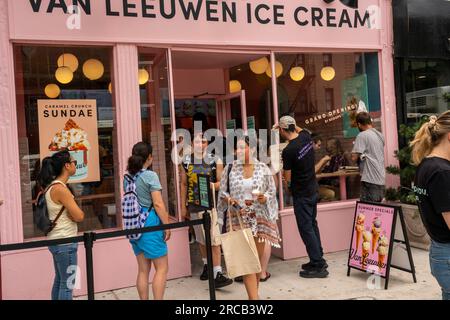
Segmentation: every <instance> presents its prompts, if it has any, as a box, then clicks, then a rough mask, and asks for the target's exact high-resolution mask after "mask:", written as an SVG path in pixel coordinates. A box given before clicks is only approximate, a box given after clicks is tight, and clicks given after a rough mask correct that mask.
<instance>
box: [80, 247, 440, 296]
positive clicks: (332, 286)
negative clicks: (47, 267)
mask: <svg viewBox="0 0 450 320" xmlns="http://www.w3.org/2000/svg"><path fill="white" fill-rule="evenodd" d="M193 247H194V248H195V247H196V246H193ZM195 251H196V250H194V252H193V256H192V261H193V266H192V267H193V276H192V277H187V278H181V279H175V280H170V281H168V282H167V289H166V293H165V298H166V299H171V300H207V299H209V294H208V282H207V281H200V280H199V275H200V273H201V269H202V266H201V263H199V262H200V261H201V260H200V259H199V257H196V252H195ZM412 252H413V259H414V263H415V266H416V272H417V274H416V275H417V283H414V282H413V279H412V275H411V274H409V273H406V272H403V271H400V270H397V269H391V278H390V282H389V289H388V290H384V280H383V279H380V281H379V284H378V287H380V288H379V289H377V288H376V287H377V281H376V280H373V279H374V278H373V276H371V275H370V274H366V273H363V272H360V271H358V270H352V272H351V276H350V277H347V258H348V252H347V251H341V252H336V253H330V254H327V255H326V256H325V258H326V259H327V262H328V265H329V269H328V270H329V272H330V275H329V276H328V278H326V279H303V278H300V277H299V276H298V271H299V266H300V265H301V264H302V263H306V262H308V259H307V258H300V259H295V260H290V261H283V260H280V259H278V258H275V257H272V259H271V261H270V263H269V271H270V273H271V274H272V277H271V278H270V279H269V280H268V281H267V282H263V283H261V286H260V297H261V299H264V300H313V299H333V300H334V299H368V300H386V299H387V300H396V299H408V300H409V299H412V300H428V299H438V300H440V299H441V291H440V287H439V285H438V284H437V282H436V280H435V279H434V278H433V276H432V275H431V273H430V266H429V263H428V251H424V250H420V249H415V248H413V249H412ZM369 279H371V280H373V281H370V280H369ZM150 297H151V289H150ZM77 299H87V298H86V297H78V298H77ZM96 299H98V300H111V299H112V300H136V299H139V296H138V293H137V290H136V288H135V287H131V288H124V289H119V290H114V291H109V292H104V293H99V294H96ZM217 299H218V300H225V299H226V300H245V299H247V295H246V291H245V287H244V285H243V284H242V283H233V284H232V285H230V286H228V287H225V288H222V289H218V290H217Z"/></svg>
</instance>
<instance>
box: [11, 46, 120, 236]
mask: <svg viewBox="0 0 450 320" xmlns="http://www.w3.org/2000/svg"><path fill="white" fill-rule="evenodd" d="M14 56H15V59H14V64H15V74H16V79H15V80H16V97H17V118H18V135H19V155H20V166H21V191H22V208H23V228H24V238H25V239H27V238H33V237H37V236H42V233H40V232H39V231H38V230H37V229H36V228H35V226H34V224H33V206H32V203H33V199H35V197H36V195H37V193H38V191H39V186H38V185H37V183H36V178H37V174H38V173H39V169H40V145H39V140H40V139H39V138H40V137H39V134H40V131H39V122H38V110H37V108H38V107H37V105H38V100H42V99H54V100H55V101H59V100H61V99H75V100H81V101H82V100H95V101H96V105H97V128H96V130H97V134H98V146H99V148H98V153H99V155H98V156H99V164H100V165H99V180H96V181H91V182H85V183H73V184H70V187H71V189H72V190H73V192H74V195H75V198H76V200H77V202H78V203H79V205H80V206H81V207H82V209H83V211H84V212H85V220H84V221H83V222H82V223H80V224H79V231H86V230H98V229H104V228H112V227H116V225H117V213H118V212H116V201H117V199H119V198H120V197H117V196H116V195H117V193H116V188H115V185H116V183H115V181H116V176H115V175H116V172H115V171H114V167H115V158H116V157H115V152H116V150H117V149H116V132H115V130H114V127H115V126H114V108H113V103H112V98H111V93H110V91H109V90H108V88H109V85H110V82H111V67H110V66H111V63H110V57H111V50H110V49H108V48H99V47H96V48H88V47H84V48H76V47H64V48H61V47H44V46H39V47H38V46H15V47H14ZM49 130H54V131H55V133H56V132H57V130H56V129H54V128H49ZM94 130H95V129H94Z"/></svg>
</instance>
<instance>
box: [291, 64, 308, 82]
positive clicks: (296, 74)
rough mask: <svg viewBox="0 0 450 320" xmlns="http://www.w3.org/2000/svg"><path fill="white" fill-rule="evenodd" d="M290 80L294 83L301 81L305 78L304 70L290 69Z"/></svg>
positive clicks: (298, 68) (299, 68) (300, 68)
mask: <svg viewBox="0 0 450 320" xmlns="http://www.w3.org/2000/svg"><path fill="white" fill-rule="evenodd" d="M289 75H290V76H291V79H292V80H294V81H301V80H302V79H303V78H304V77H305V69H303V68H302V67H295V68H292V69H291V71H290V72H289Z"/></svg>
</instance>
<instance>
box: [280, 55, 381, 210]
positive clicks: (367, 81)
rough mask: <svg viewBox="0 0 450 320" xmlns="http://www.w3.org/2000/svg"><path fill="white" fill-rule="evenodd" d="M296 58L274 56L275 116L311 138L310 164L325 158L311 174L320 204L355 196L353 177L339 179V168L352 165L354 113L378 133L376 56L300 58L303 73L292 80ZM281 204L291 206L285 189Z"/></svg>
mask: <svg viewBox="0 0 450 320" xmlns="http://www.w3.org/2000/svg"><path fill="white" fill-rule="evenodd" d="M298 56H299V55H298V54H277V55H276V59H277V61H279V62H281V63H282V65H283V69H284V70H285V71H284V72H283V74H282V75H281V76H280V77H279V78H278V104H279V105H278V109H279V115H280V117H281V116H283V115H288V114H289V115H291V116H293V117H295V119H296V121H297V124H298V126H300V127H302V128H304V129H307V130H309V131H311V132H312V133H313V134H314V139H315V142H316V144H315V146H316V148H315V149H316V163H318V162H319V161H320V160H321V159H322V158H323V157H325V156H329V157H330V158H331V160H329V161H328V162H325V163H323V165H322V166H321V167H320V168H319V169H318V170H317V173H318V182H319V185H320V198H321V201H322V202H325V201H336V200H344V199H343V198H346V199H352V198H358V197H359V182H360V181H359V179H360V178H359V174H358V173H355V174H352V175H350V176H346V177H345V179H340V176H339V175H340V172H341V171H342V170H340V169H341V167H343V166H349V165H352V163H351V150H352V148H353V142H354V140H355V137H356V136H357V134H358V133H359V131H358V129H357V128H356V127H355V123H354V121H353V119H354V117H355V115H356V111H357V110H367V111H369V112H370V113H371V115H372V118H373V119H374V126H375V127H376V128H377V129H378V130H381V129H380V127H381V123H380V117H381V101H380V87H379V70H378V56H377V54H376V53H345V54H341V53H339V54H329V53H326V54H304V55H302V68H303V70H304V75H303V76H302V77H300V78H297V77H296V74H295V73H293V72H292V70H293V68H297V67H298V66H299V65H298V60H299V58H298ZM319 146H320V147H319ZM282 147H283V145H282ZM342 188H345V189H342ZM343 191H345V192H343ZM284 204H285V206H292V198H291V196H290V195H289V192H287V190H284Z"/></svg>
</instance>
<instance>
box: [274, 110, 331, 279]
mask: <svg viewBox="0 0 450 320" xmlns="http://www.w3.org/2000/svg"><path fill="white" fill-rule="evenodd" d="M274 129H279V130H280V135H281V136H282V137H283V138H284V139H286V140H288V141H289V144H288V145H287V146H286V148H285V149H284V150H283V153H282V158H283V176H284V179H285V181H286V183H287V185H288V187H289V190H290V191H291V193H292V197H293V200H294V212H295V218H296V220H297V226H298V230H299V233H300V236H301V238H302V240H303V242H304V243H305V246H306V251H307V252H308V256H309V260H310V262H309V263H307V264H304V265H302V269H303V271H300V276H301V277H303V278H325V277H326V276H327V275H328V271H327V267H328V265H327V263H326V261H325V260H324V258H323V249H322V244H321V241H320V232H319V227H318V224H317V201H318V194H317V191H318V185H317V180H316V173H315V163H314V148H313V141H312V139H311V135H310V134H309V133H308V132H307V131H306V130H302V129H300V128H298V127H297V125H296V122H295V119H294V118H292V117H290V116H284V117H282V118H281V119H280V122H279V124H277V125H275V126H274Z"/></svg>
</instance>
